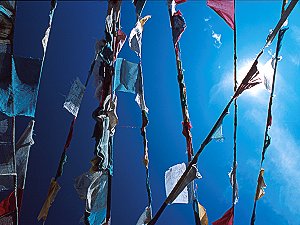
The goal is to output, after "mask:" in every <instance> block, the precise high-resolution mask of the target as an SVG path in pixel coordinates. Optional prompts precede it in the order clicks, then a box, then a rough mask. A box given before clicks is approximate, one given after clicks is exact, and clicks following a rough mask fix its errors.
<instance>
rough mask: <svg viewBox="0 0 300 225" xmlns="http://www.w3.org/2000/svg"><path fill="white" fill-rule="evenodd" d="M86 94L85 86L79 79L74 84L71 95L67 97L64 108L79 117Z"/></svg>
mask: <svg viewBox="0 0 300 225" xmlns="http://www.w3.org/2000/svg"><path fill="white" fill-rule="evenodd" d="M84 92H85V86H84V85H83V84H82V83H81V81H80V80H79V78H78V77H77V78H76V80H75V81H74V82H73V84H72V86H71V89H70V92H69V95H68V96H67V98H66V100H65V103H64V108H65V109H66V110H68V111H69V112H70V113H71V114H72V115H73V116H75V117H77V114H78V111H79V108H80V104H81V101H82V98H83V95H84Z"/></svg>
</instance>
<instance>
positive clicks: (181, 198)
mask: <svg viewBox="0 0 300 225" xmlns="http://www.w3.org/2000/svg"><path fill="white" fill-rule="evenodd" d="M185 170H186V165H185V163H181V164H177V165H175V166H172V167H171V168H169V170H167V171H166V172H165V187H166V195H167V197H168V198H167V199H168V203H169V204H171V203H185V204H188V203H190V199H191V197H190V195H191V194H193V193H189V192H188V188H187V185H188V184H189V183H191V182H192V181H193V180H194V179H197V178H198V179H199V178H202V176H201V175H200V173H199V172H198V170H197V167H196V166H195V165H194V166H192V168H191V170H190V171H189V173H188V174H187V175H186V177H185V179H184V181H183V182H182V184H181V185H180V186H179V187H178V188H177V190H176V191H175V192H174V194H172V195H170V193H171V192H172V190H173V188H174V187H175V185H176V184H177V182H178V180H179V179H180V177H181V176H182V174H183V173H184V171H185Z"/></svg>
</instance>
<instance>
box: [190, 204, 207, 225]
mask: <svg viewBox="0 0 300 225" xmlns="http://www.w3.org/2000/svg"><path fill="white" fill-rule="evenodd" d="M193 210H194V216H195V221H196V225H208V217H207V213H206V209H205V208H204V207H203V206H202V205H201V204H200V203H199V202H198V201H197V200H196V199H195V200H194V201H193Z"/></svg>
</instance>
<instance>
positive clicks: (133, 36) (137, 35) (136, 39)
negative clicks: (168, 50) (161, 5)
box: [128, 15, 151, 58]
mask: <svg viewBox="0 0 300 225" xmlns="http://www.w3.org/2000/svg"><path fill="white" fill-rule="evenodd" d="M150 18H151V16H149V15H148V16H145V17H144V18H142V19H140V20H138V21H137V23H136V25H135V27H134V28H133V29H132V30H131V32H130V35H129V39H128V41H129V47H130V48H131V50H132V51H134V52H135V53H136V54H137V55H138V57H140V58H141V57H142V35H143V29H144V25H145V23H146V22H147V21H148V20H149V19H150Z"/></svg>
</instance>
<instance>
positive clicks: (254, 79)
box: [233, 51, 263, 98]
mask: <svg viewBox="0 0 300 225" xmlns="http://www.w3.org/2000/svg"><path fill="white" fill-rule="evenodd" d="M262 53H263V51H261V52H260V53H259V54H258V56H257V57H256V59H255V61H254V62H253V64H252V66H251V68H250V70H249V71H248V73H247V75H246V76H245V77H244V79H243V80H242V83H241V84H240V85H239V87H238V89H237V90H236V92H235V93H234V96H233V98H237V97H238V96H239V95H240V94H242V93H243V92H244V91H245V90H247V89H250V88H252V87H254V86H256V85H257V84H260V83H261V82H262V80H261V79H260V77H259V76H258V74H259V71H258V69H257V64H258V59H259V57H260V56H261V55H262Z"/></svg>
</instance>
